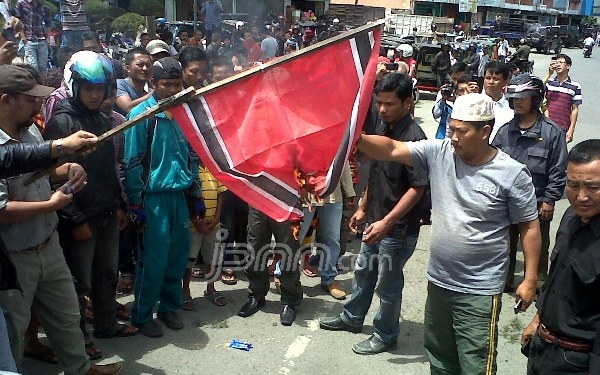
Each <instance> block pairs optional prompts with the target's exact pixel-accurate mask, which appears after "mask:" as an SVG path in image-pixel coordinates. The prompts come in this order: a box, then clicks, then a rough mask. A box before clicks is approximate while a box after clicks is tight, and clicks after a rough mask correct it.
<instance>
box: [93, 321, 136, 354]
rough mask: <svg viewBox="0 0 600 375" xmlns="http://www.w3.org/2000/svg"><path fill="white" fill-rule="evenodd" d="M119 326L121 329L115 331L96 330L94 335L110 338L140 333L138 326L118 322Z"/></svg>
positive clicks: (99, 337) (100, 337)
mask: <svg viewBox="0 0 600 375" xmlns="http://www.w3.org/2000/svg"><path fill="white" fill-rule="evenodd" d="M118 327H119V329H117V330H116V331H115V332H113V333H103V332H100V331H94V337H95V338H98V339H110V338H113V337H131V336H135V335H137V334H138V333H139V330H138V329H137V327H134V326H130V325H128V324H118ZM90 358H91V357H90Z"/></svg>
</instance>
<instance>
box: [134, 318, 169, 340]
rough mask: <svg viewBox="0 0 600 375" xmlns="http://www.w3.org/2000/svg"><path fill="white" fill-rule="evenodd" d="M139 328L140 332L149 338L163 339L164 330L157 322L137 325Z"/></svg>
mask: <svg viewBox="0 0 600 375" xmlns="http://www.w3.org/2000/svg"><path fill="white" fill-rule="evenodd" d="M135 326H136V327H138V328H139V332H140V333H141V334H142V335H144V336H147V337H161V336H162V335H163V330H162V328H160V324H158V323H157V322H156V321H155V320H151V321H149V322H147V323H144V324H135Z"/></svg>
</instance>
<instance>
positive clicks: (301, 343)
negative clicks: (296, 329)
mask: <svg viewBox="0 0 600 375" xmlns="http://www.w3.org/2000/svg"><path fill="white" fill-rule="evenodd" d="M310 340H311V338H310V337H309V336H298V337H296V339H295V340H294V342H292V343H291V344H290V346H288V349H287V352H286V353H285V356H284V360H283V361H284V362H287V366H289V367H284V366H282V367H280V368H279V371H278V373H279V375H288V374H289V373H290V372H291V371H292V369H291V368H292V367H294V365H295V364H296V363H295V362H294V358H298V357H300V356H301V355H302V354H304V351H306V347H307V346H308V343H310Z"/></svg>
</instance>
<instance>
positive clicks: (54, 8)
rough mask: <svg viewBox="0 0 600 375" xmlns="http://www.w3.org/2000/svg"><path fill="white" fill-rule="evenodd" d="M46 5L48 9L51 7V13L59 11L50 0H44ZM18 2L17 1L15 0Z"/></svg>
mask: <svg viewBox="0 0 600 375" xmlns="http://www.w3.org/2000/svg"><path fill="white" fill-rule="evenodd" d="M42 2H43V3H44V4H45V5H46V6H48V9H50V14H57V13H58V7H57V6H56V5H55V4H54V3H53V2H52V1H50V0H43V1H42ZM15 3H16V1H15Z"/></svg>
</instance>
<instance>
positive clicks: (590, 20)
mask: <svg viewBox="0 0 600 375" xmlns="http://www.w3.org/2000/svg"><path fill="white" fill-rule="evenodd" d="M581 23H582V24H583V25H586V26H589V27H594V26H597V25H598V18H596V17H594V16H586V17H583V19H582V20H581Z"/></svg>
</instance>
